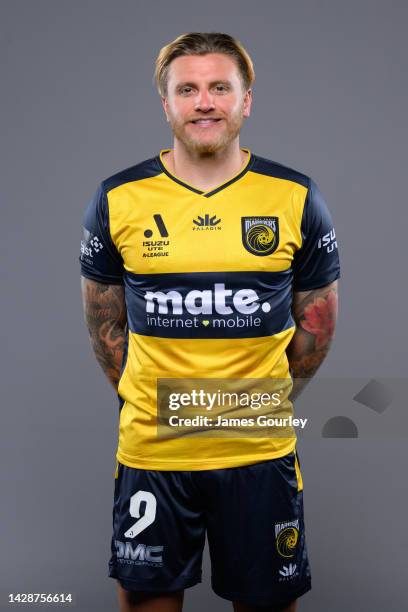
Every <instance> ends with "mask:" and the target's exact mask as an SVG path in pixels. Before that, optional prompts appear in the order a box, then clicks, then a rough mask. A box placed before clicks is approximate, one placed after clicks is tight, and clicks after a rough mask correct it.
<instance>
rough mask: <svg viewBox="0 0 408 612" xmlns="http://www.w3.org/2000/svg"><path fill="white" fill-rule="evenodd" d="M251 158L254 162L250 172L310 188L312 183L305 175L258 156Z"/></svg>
mask: <svg viewBox="0 0 408 612" xmlns="http://www.w3.org/2000/svg"><path fill="white" fill-rule="evenodd" d="M253 157H254V162H253V164H252V167H251V171H252V172H256V173H258V174H263V175H265V176H271V177H274V178H280V179H283V180H286V181H292V182H293V183H298V184H299V185H303V187H306V188H308V189H309V188H310V187H311V184H312V182H313V181H312V179H311V178H310V177H309V176H307V175H306V174H303V173H302V172H299V171H298V170H295V169H294V168H290V167H289V166H284V165H283V164H279V163H278V162H276V161H273V160H271V159H266V158H265V157H261V156H259V155H253Z"/></svg>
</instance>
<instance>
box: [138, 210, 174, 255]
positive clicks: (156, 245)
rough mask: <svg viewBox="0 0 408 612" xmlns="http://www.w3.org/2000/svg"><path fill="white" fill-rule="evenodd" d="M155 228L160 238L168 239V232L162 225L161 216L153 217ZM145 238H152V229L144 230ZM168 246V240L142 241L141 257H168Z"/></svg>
mask: <svg viewBox="0 0 408 612" xmlns="http://www.w3.org/2000/svg"><path fill="white" fill-rule="evenodd" d="M153 219H154V222H155V223H156V227H157V229H158V230H159V233H160V236H161V238H168V236H169V232H168V231H167V227H166V226H165V224H164V221H163V218H162V216H161V215H153ZM143 234H144V237H145V238H151V237H152V236H153V230H152V229H149V228H148V229H145V231H144V232H143ZM169 244H170V241H169V240H143V247H144V249H145V252H144V253H143V257H168V255H169V251H168V250H167V248H166V247H168V246H169Z"/></svg>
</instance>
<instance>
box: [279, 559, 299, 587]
mask: <svg viewBox="0 0 408 612" xmlns="http://www.w3.org/2000/svg"><path fill="white" fill-rule="evenodd" d="M296 567H297V565H296V563H289V565H288V566H286V565H284V566H283V567H282V569H281V570H279V574H280V575H281V576H282V578H279V582H286V581H287V580H290V579H291V578H294V577H295V576H299V572H296Z"/></svg>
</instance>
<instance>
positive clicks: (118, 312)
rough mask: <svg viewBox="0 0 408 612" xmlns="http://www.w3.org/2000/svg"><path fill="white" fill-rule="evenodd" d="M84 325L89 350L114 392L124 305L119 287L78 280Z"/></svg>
mask: <svg viewBox="0 0 408 612" xmlns="http://www.w3.org/2000/svg"><path fill="white" fill-rule="evenodd" d="M81 284H82V300H83V306H84V315H85V322H86V325H87V327H88V331H89V336H90V340H91V345H92V348H93V350H94V352H95V356H96V359H97V360H98V362H99V364H100V365H101V367H102V369H103V371H104V372H105V374H106V376H107V377H108V378H109V380H110V382H111V383H112V385H113V387H114V388H115V389H116V390H117V387H118V383H119V378H120V370H121V366H122V359H123V351H124V346H125V339H126V329H125V328H126V305H125V294H124V288H123V286H122V285H105V284H102V283H97V282H95V281H93V280H90V279H88V278H84V277H82V278H81Z"/></svg>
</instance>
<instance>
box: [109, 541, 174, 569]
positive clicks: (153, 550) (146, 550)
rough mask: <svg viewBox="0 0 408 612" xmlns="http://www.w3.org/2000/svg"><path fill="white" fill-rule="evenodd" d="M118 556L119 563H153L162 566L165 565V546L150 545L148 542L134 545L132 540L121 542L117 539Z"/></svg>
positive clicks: (152, 564) (154, 565) (155, 565)
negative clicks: (163, 553) (163, 554)
mask: <svg viewBox="0 0 408 612" xmlns="http://www.w3.org/2000/svg"><path fill="white" fill-rule="evenodd" d="M115 548H116V556H117V561H118V563H121V564H126V565H151V566H153V567H161V566H162V565H163V556H162V555H161V554H159V553H162V552H163V549H164V546H148V545H147V544H138V543H135V544H134V545H133V544H132V542H121V541H120V540H115Z"/></svg>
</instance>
